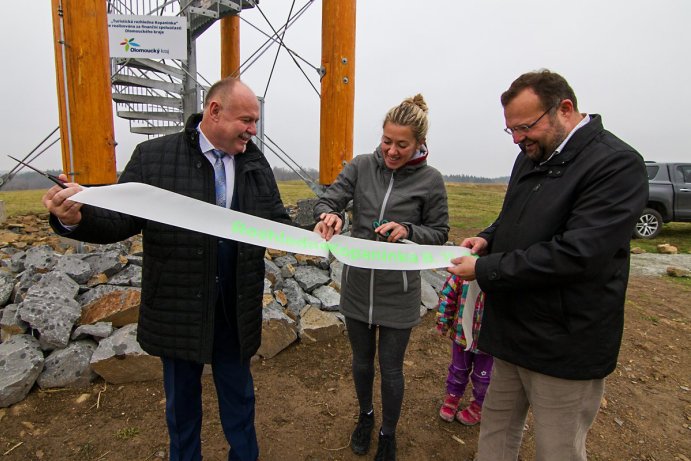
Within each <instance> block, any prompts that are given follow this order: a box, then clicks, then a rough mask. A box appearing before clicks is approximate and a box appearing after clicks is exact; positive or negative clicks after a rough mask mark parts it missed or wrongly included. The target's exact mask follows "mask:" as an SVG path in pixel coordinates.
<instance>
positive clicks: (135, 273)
mask: <svg viewBox="0 0 691 461" xmlns="http://www.w3.org/2000/svg"><path fill="white" fill-rule="evenodd" d="M108 285H120V286H131V287H141V286H142V268H141V267H140V266H133V265H129V266H127V267H125V268H124V269H123V270H121V271H120V272H118V273H117V274H115V275H114V276H112V277H111V278H110V279H108Z"/></svg>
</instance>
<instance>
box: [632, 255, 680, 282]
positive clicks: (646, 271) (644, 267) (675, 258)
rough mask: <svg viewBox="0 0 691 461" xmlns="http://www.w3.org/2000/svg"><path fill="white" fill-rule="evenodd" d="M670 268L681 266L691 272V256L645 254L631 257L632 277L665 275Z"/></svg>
mask: <svg viewBox="0 0 691 461" xmlns="http://www.w3.org/2000/svg"><path fill="white" fill-rule="evenodd" d="M669 266H679V267H684V268H686V269H688V270H691V254H677V255H665V254H657V253H643V254H640V255H631V275H642V276H650V275H665V274H667V267H669Z"/></svg>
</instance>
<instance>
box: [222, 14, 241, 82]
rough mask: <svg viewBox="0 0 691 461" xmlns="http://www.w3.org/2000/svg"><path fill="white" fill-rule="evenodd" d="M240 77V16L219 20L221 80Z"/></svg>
mask: <svg viewBox="0 0 691 461" xmlns="http://www.w3.org/2000/svg"><path fill="white" fill-rule="evenodd" d="M231 76H232V77H239V76H240V16H238V15H232V16H226V17H225V18H222V19H221V78H226V77H231Z"/></svg>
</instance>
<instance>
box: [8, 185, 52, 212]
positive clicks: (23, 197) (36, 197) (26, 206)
mask: <svg viewBox="0 0 691 461" xmlns="http://www.w3.org/2000/svg"><path fill="white" fill-rule="evenodd" d="M45 192H46V189H39V190H18V191H7V192H0V200H2V201H3V202H4V204H5V216H7V217H8V218H11V217H13V216H17V215H26V214H40V213H47V211H46V209H45V207H44V206H43V202H41V197H43V194H45Z"/></svg>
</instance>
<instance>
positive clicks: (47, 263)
mask: <svg viewBox="0 0 691 461" xmlns="http://www.w3.org/2000/svg"><path fill="white" fill-rule="evenodd" d="M57 262H58V255H57V254H56V253H55V251H54V250H53V249H52V248H51V247H50V246H48V245H40V246H36V247H31V248H29V249H28V250H26V259H25V260H24V267H25V269H36V271H37V272H48V271H49V270H51V269H52V268H53V267H55V264H56V263H57Z"/></svg>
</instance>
